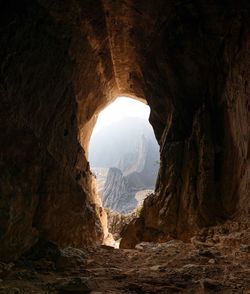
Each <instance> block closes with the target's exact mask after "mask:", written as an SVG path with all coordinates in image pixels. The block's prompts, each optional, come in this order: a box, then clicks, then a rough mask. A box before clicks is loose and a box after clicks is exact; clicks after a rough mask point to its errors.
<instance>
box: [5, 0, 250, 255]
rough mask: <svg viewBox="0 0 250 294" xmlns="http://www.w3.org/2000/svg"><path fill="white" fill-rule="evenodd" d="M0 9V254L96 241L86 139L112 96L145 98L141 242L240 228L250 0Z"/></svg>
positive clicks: (28, 2) (244, 201)
mask: <svg viewBox="0 0 250 294" xmlns="http://www.w3.org/2000/svg"><path fill="white" fill-rule="evenodd" d="M0 5H1V7H0V8H1V9H0V11H1V21H0V26H1V27H0V30H1V36H0V42H1V49H0V56H1V57H0V58H1V68H0V70H1V71H0V97H1V98H0V99H1V100H0V101H1V103H0V140H1V146H0V183H1V186H0V188H1V191H0V241H1V243H0V244H1V246H0V258H1V259H5V260H11V259H13V258H17V257H18V256H19V255H20V254H21V253H22V252H24V251H25V250H26V249H28V248H29V247H31V246H32V244H34V243H35V241H36V239H37V238H38V236H43V237H45V238H49V239H51V240H52V241H54V242H55V243H57V244H59V245H60V246H69V245H71V244H74V245H75V246H79V247H80V246H87V245H88V246H89V245H94V244H99V243H101V242H102V240H103V230H102V225H101V218H102V216H101V213H102V209H101V208H98V203H96V202H97V200H96V197H95V194H94V190H93V185H92V181H91V173H90V171H89V166H88V163H87V158H86V155H87V145H88V141H89V137H90V135H91V131H92V128H93V125H94V123H95V121H96V117H97V114H98V112H99V111H100V110H101V109H102V108H103V107H105V105H107V104H108V103H110V102H111V101H112V99H114V97H116V96H118V94H119V95H121V94H127V95H130V96H132V97H137V98H138V99H146V100H147V101H148V104H149V106H150V108H151V115H150V122H151V124H152V125H153V128H154V131H155V134H156V137H157V140H158V142H159V144H160V146H161V166H160V172H159V177H158V181H157V187H156V192H155V194H154V195H153V196H151V197H149V198H148V199H147V201H145V203H144V208H143V210H142V214H141V217H140V218H139V219H138V221H136V222H134V223H132V224H131V226H130V227H129V230H130V231H132V232H137V233H136V234H134V236H135V239H136V242H140V241H143V240H145V239H147V240H154V241H159V240H166V239H168V238H169V236H174V237H178V238H182V239H187V238H189V237H191V236H192V235H193V234H194V233H195V231H196V230H199V229H200V228H201V227H204V226H209V225H213V224H215V223H218V222H224V221H225V220H227V219H232V218H234V220H235V221H238V224H239V230H240V227H241V226H242V224H243V223H245V222H249V211H250V209H249V195H250V193H249V188H250V185H249V182H250V181H249V178H250V177H249V172H250V171H249V166H250V164H249V160H250V157H249V154H250V153H249V152H250V151H249V150H250V149H249V148H250V147H249V146H250V145H249V134H250V130H249V128H250V106H249V74H250V72H249V68H250V66H249V62H250V58H249V52H250V50H249V46H250V43H249V42H250V33H249V27H250V26H249V19H250V17H249V1H233V0H232V1H222V2H219V1H205V0H199V1H177V2H176V1H167V0H164V1H161V0H159V1H157V3H156V2H155V1H151V0H146V1H132V0H125V1H113V0H112V1H111V0H107V1H99V0H97V1H95V5H93V1H88V0H87V1H80V0H72V1H69V0H60V1H59V0H54V1H47V0H24V1H18V0H9V1H2V2H1V3H0ZM135 239H133V240H131V235H126V234H125V235H124V244H126V242H127V244H128V243H129V244H135V243H136V242H135Z"/></svg>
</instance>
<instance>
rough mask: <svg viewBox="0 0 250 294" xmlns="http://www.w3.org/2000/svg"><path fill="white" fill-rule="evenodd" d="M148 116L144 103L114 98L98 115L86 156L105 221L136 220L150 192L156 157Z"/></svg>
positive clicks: (157, 159)
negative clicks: (106, 217) (106, 216)
mask: <svg viewBox="0 0 250 294" xmlns="http://www.w3.org/2000/svg"><path fill="white" fill-rule="evenodd" d="M149 114H150V108H149V106H148V105H147V104H145V103H143V102H141V101H138V100H135V99H133V98H129V97H117V98H116V99H115V101H114V102H112V103H111V104H109V105H108V106H107V107H106V108H105V109H104V110H103V111H102V112H101V113H100V114H99V116H98V119H97V122H96V125H95V127H94V130H93V133H92V136H91V138H90V142H89V150H88V152H89V154H88V156H89V163H90V167H91V171H92V173H93V174H94V176H95V179H96V192H97V194H98V196H99V197H100V199H101V202H102V205H103V207H104V208H105V210H106V212H107V215H108V222H110V221H111V220H112V219H113V218H114V217H115V216H116V218H118V217H120V218H122V221H123V222H126V221H129V220H131V219H132V218H135V217H137V216H138V215H139V214H140V211H141V208H142V204H143V201H144V199H145V198H146V197H147V196H148V195H150V194H151V193H153V192H154V188H155V183H156V178H157V174H158V169H159V157H160V156H159V145H158V143H157V141H156V138H155V135H154V131H153V128H152V126H151V124H150V123H149V121H148V118H149ZM109 228H110V223H109ZM110 229H111V228H110ZM111 230H112V229H111ZM112 233H113V234H115V233H117V232H112ZM118 235H119V233H118Z"/></svg>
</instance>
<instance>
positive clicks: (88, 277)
mask: <svg viewBox="0 0 250 294" xmlns="http://www.w3.org/2000/svg"><path fill="white" fill-rule="evenodd" d="M218 229H219V228H218ZM220 229H221V230H222V228H220ZM249 241H250V240H249V229H246V230H243V231H241V232H240V233H239V232H238V233H234V234H230V233H228V232H226V231H225V230H224V233H222V232H220V233H218V232H217V233H216V232H215V231H214V233H213V234H208V232H203V234H201V235H200V236H196V237H195V238H193V240H192V243H184V242H182V241H178V240H170V241H168V242H165V243H161V244H156V243H150V242H144V243H140V244H138V245H137V246H136V249H135V250H131V249H124V250H121V249H119V250H118V249H114V248H112V247H108V246H103V247H99V248H96V249H94V248H92V249H89V250H86V249H75V248H70V247H69V248H65V249H63V250H58V249H57V250H56V251H55V248H54V246H51V245H52V244H48V243H47V245H45V244H44V245H45V246H47V247H45V248H44V249H43V252H47V253H46V254H44V255H43V257H42V256H40V258H39V256H37V255H35V256H36V258H34V250H33V251H32V252H33V255H31V256H32V257H33V258H31V257H30V258H27V256H28V255H27V256H26V258H22V259H21V260H19V261H18V262H16V263H12V264H3V263H1V264H0V279H1V280H0V293H20V294H22V293H37V294H38V293H39V294H40V293H55V294H56V293H92V294H94V293H99V294H100V293H103V294H104V293H106V294H107V293H114V294H118V293H119V294H136V293H148V294H155V293H160V294H166V293H248V292H249V291H250V272H249V268H250V263H249V262H250V260H249V254H250V247H249V244H250V243H249ZM39 248H40V249H41V247H39ZM48 249H50V250H48ZM52 249H53V250H52ZM49 252H50V254H49ZM51 252H56V254H55V256H53V255H52V256H51ZM58 252H59V253H60V254H59V255H58Z"/></svg>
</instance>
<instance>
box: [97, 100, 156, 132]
mask: <svg viewBox="0 0 250 294" xmlns="http://www.w3.org/2000/svg"><path fill="white" fill-rule="evenodd" d="M149 113H150V108H149V106H148V105H146V104H144V103H142V102H140V101H138V100H135V99H132V98H128V97H118V98H117V99H116V100H115V101H114V102H113V103H111V104H110V105H108V106H107V107H106V108H105V109H104V110H103V111H102V112H100V114H99V116H98V120H97V123H96V125H95V128H94V131H93V133H94V132H97V131H99V130H100V129H101V128H102V127H103V126H105V125H109V124H110V123H113V122H115V121H118V120H120V119H122V118H124V117H131V116H132V117H141V118H147V119H148V117H149Z"/></svg>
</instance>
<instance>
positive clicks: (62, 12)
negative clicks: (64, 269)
mask: <svg viewBox="0 0 250 294" xmlns="http://www.w3.org/2000/svg"><path fill="white" fill-rule="evenodd" d="M89 4H90V3H87V2H85V3H84V4H81V3H80V2H78V1H75V2H74V1H73V2H68V1H53V3H52V2H50V1H28V0H26V1H22V2H20V1H14V0H11V1H9V2H8V3H6V2H5V3H1V86H0V89H1V91H0V95H1V105H0V111H1V116H0V120H1V123H0V127H1V157H0V158H1V159H0V160H1V167H0V169H1V172H0V174H1V177H0V181H1V200H0V207H1V213H0V232H1V234H0V238H1V246H0V258H1V259H7V260H8V259H13V258H16V257H18V256H19V255H20V254H21V253H22V252H23V251H24V250H26V249H27V248H29V247H30V246H31V245H32V244H33V243H34V242H35V241H36V239H37V238H38V236H39V235H44V237H47V238H49V239H51V240H52V241H54V242H57V243H58V244H59V245H60V246H65V245H75V246H78V247H81V246H90V245H94V244H100V243H101V242H102V239H103V232H102V225H101V221H100V218H99V208H98V207H97V205H96V204H95V202H96V199H95V195H94V193H93V191H92V184H91V173H90V171H89V166H88V163H87V160H86V152H85V151H84V149H83V147H82V146H84V142H85V141H84V140H85V137H88V136H89V133H90V132H91V128H90V129H89V130H88V132H87V131H85V132H84V136H82V134H83V132H82V129H83V127H84V126H85V127H86V126H88V125H89V124H93V123H91V122H89V121H90V118H91V116H92V112H93V111H92V110H91V107H90V106H88V107H87V106H86V104H89V100H91V103H92V104H93V105H92V107H93V108H94V110H96V107H95V105H94V104H95V102H94V101H93V99H92V98H93V97H96V99H98V97H107V95H105V91H106V90H107V89H109V95H110V92H111V84H112V68H111V67H110V62H111V61H110V53H109V51H108V47H107V42H106V43H105V42H103V40H105V22H104V23H102V22H103V21H104V19H102V18H101V16H102V15H103V12H102V9H101V7H100V6H99V7H98V5H97V6H95V7H91V5H89ZM84 5H85V6H86V7H85V6H84ZM93 10H94V11H93ZM86 11H88V13H89V14H90V15H93V18H92V20H93V21H95V20H98V23H99V26H100V29H98V30H96V31H95V30H94V28H92V27H91V26H90V24H89V22H90V19H86V17H85V15H84V14H85V13H86ZM99 39H101V41H102V42H100V41H99ZM100 72H101V73H100ZM100 75H101V77H100ZM83 81H84V82H83ZM89 81H91V85H89V84H90V83H89ZM102 99H104V98H102ZM105 99H106V100H107V98H105ZM106 100H105V101H106ZM97 101H98V102H97V104H98V106H99V107H101V104H102V102H101V98H100V99H99V100H97ZM82 109H84V111H83V110H82ZM91 111H92V112H91ZM94 120H95V118H93V121H94Z"/></svg>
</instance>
